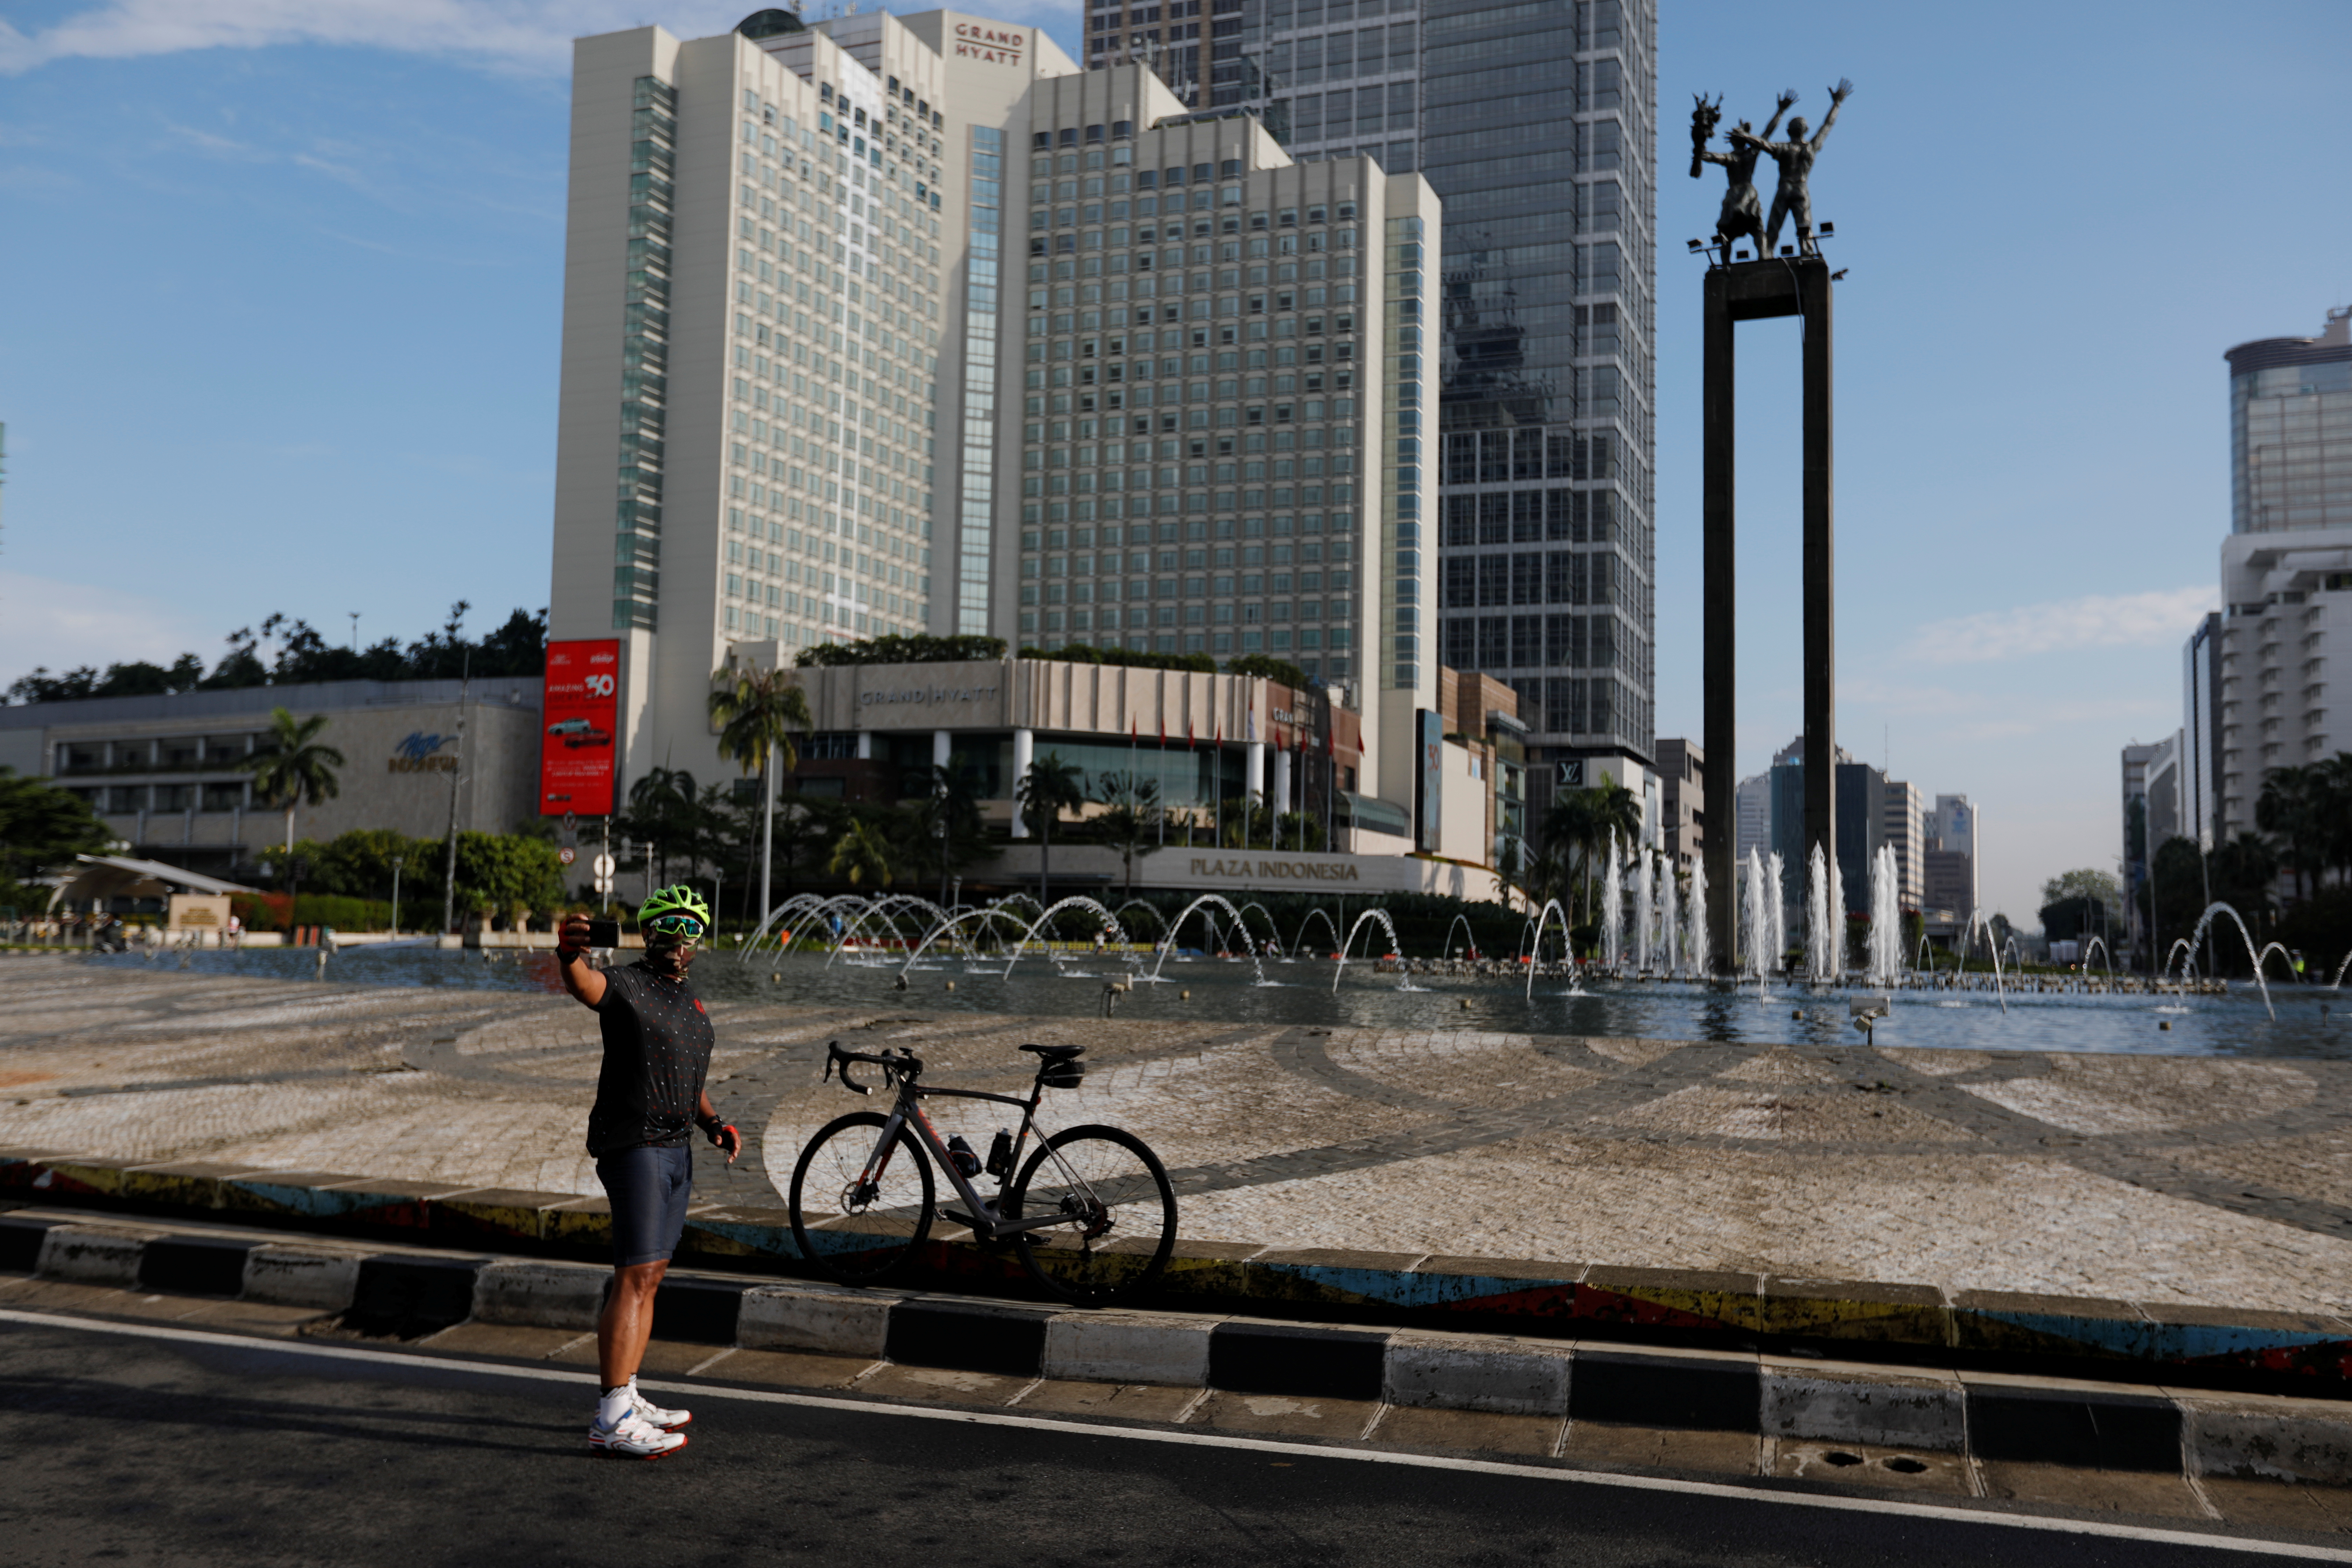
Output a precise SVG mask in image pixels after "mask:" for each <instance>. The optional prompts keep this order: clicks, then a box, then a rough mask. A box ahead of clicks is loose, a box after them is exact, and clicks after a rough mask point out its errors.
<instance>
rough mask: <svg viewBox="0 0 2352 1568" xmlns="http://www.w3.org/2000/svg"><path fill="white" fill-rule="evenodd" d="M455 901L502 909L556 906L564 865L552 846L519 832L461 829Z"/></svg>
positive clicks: (488, 910)
mask: <svg viewBox="0 0 2352 1568" xmlns="http://www.w3.org/2000/svg"><path fill="white" fill-rule="evenodd" d="M457 902H458V907H459V908H461V909H467V910H476V911H478V912H485V913H493V914H507V915H511V914H512V912H513V911H515V910H519V909H527V910H537V911H541V912H551V911H553V910H558V909H561V908H562V906H563V902H564V896H563V865H562V862H561V861H559V860H558V859H556V858H555V846H553V845H552V844H550V843H548V842H546V841H545V840H544V839H540V838H533V837H527V836H525V835H523V834H520V833H460V834H459V835H457Z"/></svg>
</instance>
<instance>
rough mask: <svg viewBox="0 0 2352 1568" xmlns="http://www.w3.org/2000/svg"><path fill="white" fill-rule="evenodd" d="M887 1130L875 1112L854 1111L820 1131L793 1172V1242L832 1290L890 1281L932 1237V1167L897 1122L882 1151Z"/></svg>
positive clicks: (883, 1121) (908, 1134)
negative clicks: (829, 1281)
mask: <svg viewBox="0 0 2352 1568" xmlns="http://www.w3.org/2000/svg"><path fill="white" fill-rule="evenodd" d="M887 1125H889V1123H888V1121H887V1118H885V1117H883V1116H881V1115H879V1114H878V1113H877V1112H875V1111H871V1110H853V1111H851V1112H850V1113H849V1114H848V1115H846V1116H844V1117H841V1118H839V1119H837V1120H835V1121H830V1122H827V1123H826V1124H825V1125H824V1127H823V1128H821V1129H819V1130H818V1132H817V1135H816V1136H815V1137H814V1138H812V1139H810V1140H809V1141H808V1147H806V1148H805V1149H803V1150H802V1151H801V1157H800V1163H798V1164H796V1165H794V1166H793V1190H792V1193H791V1194H790V1196H789V1199H788V1201H789V1202H790V1204H791V1205H792V1215H793V1240H794V1241H795V1242H797V1243H799V1245H800V1249H801V1256H802V1257H803V1258H806V1259H807V1260H808V1262H809V1264H810V1266H811V1267H812V1268H814V1269H816V1271H817V1272H818V1273H820V1274H822V1275H824V1277H825V1278H826V1279H832V1280H834V1281H835V1282H836V1283H838V1284H843V1285H871V1284H874V1283H876V1282H877V1281H878V1280H882V1279H888V1278H889V1277H890V1276H891V1275H893V1274H895V1273H897V1272H898V1270H899V1269H901V1268H905V1267H906V1266H907V1264H908V1261H909V1260H911V1259H912V1258H914V1256H915V1254H916V1253H917V1252H918V1251H919V1250H920V1249H921V1247H922V1245H923V1242H924V1239H925V1238H926V1237H929V1235H930V1232H931V1204H932V1199H933V1195H934V1194H933V1188H932V1185H931V1166H930V1162H929V1161H928V1160H926V1159H924V1158H923V1152H922V1150H921V1149H919V1148H918V1147H917V1146H916V1143H915V1137H914V1134H913V1133H911V1132H909V1131H907V1128H906V1125H905V1124H904V1123H903V1122H902V1123H901V1124H900V1125H899V1128H898V1136H897V1137H895V1138H894V1139H892V1140H891V1143H890V1147H889V1149H888V1150H887V1152H884V1151H882V1149H881V1143H882V1129H883V1128H884V1127H886V1126H887ZM812 1204H813V1205H814V1214H815V1217H816V1219H817V1220H818V1222H819V1223H818V1224H816V1225H814V1226H813V1225H811V1224H810V1223H809V1208H808V1205H812ZM828 1215H839V1216H840V1217H839V1218H837V1219H833V1218H828V1217H827V1216H828Z"/></svg>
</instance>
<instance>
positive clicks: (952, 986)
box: [948, 980, 955, 991]
mask: <svg viewBox="0 0 2352 1568" xmlns="http://www.w3.org/2000/svg"><path fill="white" fill-rule="evenodd" d="M948 989H949V990H950V991H952V990H954V989H955V982H954V981H952V980H950V981H949V982H948Z"/></svg>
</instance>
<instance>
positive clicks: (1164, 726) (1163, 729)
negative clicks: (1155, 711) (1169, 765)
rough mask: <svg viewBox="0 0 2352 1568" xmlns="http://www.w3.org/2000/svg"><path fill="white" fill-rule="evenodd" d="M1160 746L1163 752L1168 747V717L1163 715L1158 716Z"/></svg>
mask: <svg viewBox="0 0 2352 1568" xmlns="http://www.w3.org/2000/svg"><path fill="white" fill-rule="evenodd" d="M1167 745H1168V715H1167V714H1165V713H1162V714H1161V715H1160V747H1161V749H1163V750H1165V749H1166V747H1167Z"/></svg>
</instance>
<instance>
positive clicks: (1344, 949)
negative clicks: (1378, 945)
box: [1331, 910, 1421, 996]
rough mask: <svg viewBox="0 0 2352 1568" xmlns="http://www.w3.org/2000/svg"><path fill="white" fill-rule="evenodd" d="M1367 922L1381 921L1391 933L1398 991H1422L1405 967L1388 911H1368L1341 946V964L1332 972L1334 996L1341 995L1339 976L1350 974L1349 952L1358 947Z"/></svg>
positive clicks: (1402, 953)
mask: <svg viewBox="0 0 2352 1568" xmlns="http://www.w3.org/2000/svg"><path fill="white" fill-rule="evenodd" d="M1365 921H1380V922H1381V930H1382V931H1387V932H1388V933H1389V956H1390V957H1391V958H1393V959H1395V960H1396V961H1397V983H1398V984H1397V989H1398V990H1400V991H1418V990H1420V989H1421V987H1420V986H1418V985H1415V984H1413V983H1412V974H1411V973H1408V972H1407V971H1406V969H1405V967H1404V949H1403V948H1402V947H1400V946H1398V945H1397V933H1396V926H1395V924H1394V923H1393V922H1391V921H1390V919H1389V916H1388V911H1387V910H1365V911H1364V912H1363V913H1362V914H1360V915H1358V916H1357V917H1356V923H1355V924H1353V925H1351V926H1349V928H1348V940H1347V941H1345V942H1341V943H1340V944H1339V965H1338V967H1336V968H1334V969H1333V970H1332V971H1331V993H1332V994H1333V995H1335V996H1336V995H1338V994H1339V976H1341V975H1342V974H1345V973H1347V972H1348V950H1349V948H1351V947H1353V946H1355V945H1356V933H1357V932H1358V931H1361V930H1363V929H1364V922H1365Z"/></svg>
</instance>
